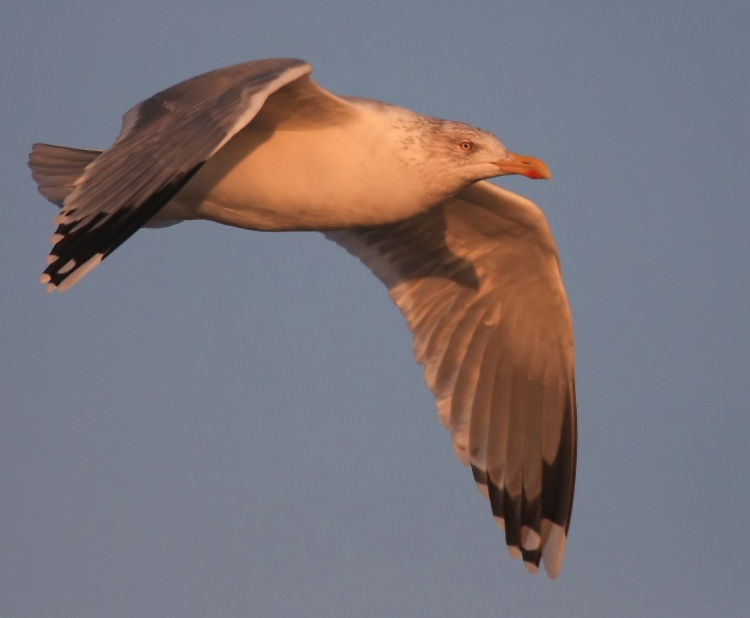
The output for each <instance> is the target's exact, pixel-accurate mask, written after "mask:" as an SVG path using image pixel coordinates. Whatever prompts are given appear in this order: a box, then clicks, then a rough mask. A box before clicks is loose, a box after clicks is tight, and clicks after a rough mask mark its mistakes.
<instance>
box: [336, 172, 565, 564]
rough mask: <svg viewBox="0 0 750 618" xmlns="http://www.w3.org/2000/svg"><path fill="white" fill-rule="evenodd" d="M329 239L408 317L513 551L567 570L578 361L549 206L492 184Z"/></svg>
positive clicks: (430, 379) (441, 403) (445, 417)
mask: <svg viewBox="0 0 750 618" xmlns="http://www.w3.org/2000/svg"><path fill="white" fill-rule="evenodd" d="M326 236H327V237H328V238H329V239H331V240H333V241H334V242H336V243H338V244H340V245H341V246H343V247H344V248H345V249H347V250H348V251H349V252H350V253H352V254H354V255H355V256H357V257H359V259H360V260H362V262H363V263H364V264H365V265H366V266H368V267H369V268H370V269H371V270H372V271H373V272H374V273H375V275H376V276H377V277H378V278H379V279H380V280H381V281H382V282H383V283H384V284H385V285H386V287H387V288H388V292H389V294H390V297H391V299H392V300H393V301H394V302H395V303H396V305H398V307H399V309H400V310H401V312H402V314H403V315H404V317H405V318H406V321H407V323H408V326H409V329H410V330H411V332H412V334H413V337H414V356H415V358H416V360H417V362H419V363H421V364H422V365H423V366H424V370H425V377H426V380H427V384H428V386H429V388H430V390H431V391H432V393H433V394H434V396H435V399H436V402H437V406H438V411H439V416H440V421H441V422H442V424H443V426H444V427H445V428H446V429H448V430H449V431H450V432H451V434H452V439H453V445H454V448H455V451H456V454H457V455H458V458H459V460H460V461H461V462H462V463H463V464H464V465H470V466H471V468H472V471H473V473H474V479H475V480H476V482H477V485H478V487H479V489H480V491H481V492H482V493H483V494H484V495H485V496H487V497H488V498H489V500H490V504H491V506H492V512H493V514H494V516H495V518H496V520H497V522H498V524H499V525H500V527H501V528H504V529H505V536H506V541H507V544H508V549H509V551H510V553H511V555H512V556H514V557H523V560H524V564H525V566H526V567H527V568H528V569H529V570H530V571H536V570H537V568H538V565H539V562H540V560H543V561H544V565H545V569H546V571H547V573H548V574H549V576H550V577H556V576H557V574H558V572H559V569H560V564H561V561H562V555H563V552H564V549H565V541H566V537H567V532H568V525H569V521H570V513H571V507H572V502H573V487H574V483H575V462H576V399H575V376H574V363H575V361H574V350H573V326H572V321H571V317H570V311H569V308H568V302H567V298H566V295H565V290H564V289H563V284H562V279H561V275H560V268H559V263H558V257H557V250H556V248H555V244H554V241H553V239H552V235H551V233H550V231H549V227H548V225H547V222H546V220H545V218H544V215H543V214H542V212H541V211H540V210H539V208H538V207H537V206H535V205H534V204H533V203H531V202H530V201H528V200H526V199H525V198H522V197H520V196H518V195H516V194H514V193H511V192H510V191H507V190H504V189H501V188H499V187H496V186H495V185H492V184H490V183H488V182H486V181H484V182H479V183H476V184H475V185H472V186H471V187H469V188H468V189H465V190H464V191H462V192H461V193H460V194H459V195H458V196H456V197H454V198H451V199H449V200H447V201H446V202H445V203H443V204H442V205H441V206H439V207H438V208H436V209H434V210H432V211H430V212H427V213H425V214H422V215H418V216H416V217H413V218H411V219H407V220H405V221H402V222H399V223H395V224H390V225H384V226H377V227H371V228H360V229H356V230H344V231H335V232H328V233H326Z"/></svg>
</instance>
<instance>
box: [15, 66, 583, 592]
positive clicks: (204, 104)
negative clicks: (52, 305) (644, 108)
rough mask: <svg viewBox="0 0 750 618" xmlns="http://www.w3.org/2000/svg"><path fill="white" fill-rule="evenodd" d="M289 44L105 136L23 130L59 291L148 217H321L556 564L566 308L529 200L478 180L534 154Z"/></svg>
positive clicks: (528, 546)
mask: <svg viewBox="0 0 750 618" xmlns="http://www.w3.org/2000/svg"><path fill="white" fill-rule="evenodd" d="M311 73H312V66H311V65H310V64H308V63H306V62H304V61H302V60H297V59H289V58H280V59H279V58H277V59H266V60H258V61H254V62H246V63H242V64H237V65H234V66H230V67H226V68H222V69H218V70H215V71H211V72H208V73H204V74H202V75H199V76H197V77H193V78H192V79H188V80H187V81H184V82H181V83H179V84H177V85H175V86H172V87H171V88H167V89H166V90H163V91H161V92H159V93H157V94H155V95H154V96H152V97H150V98H148V99H146V100H145V101H143V102H142V103H139V104H138V105H136V106H135V107H133V108H132V109H130V110H129V111H128V112H127V113H126V114H125V115H124V117H123V123H122V130H121V132H120V134H119V136H118V138H117V140H116V141H115V142H114V144H113V145H112V146H110V147H109V148H107V149H106V150H104V151H100V150H84V149H78V148H68V147H63V146H53V145H49V144H34V145H33V147H32V151H31V154H30V156H29V166H30V168H31V170H32V176H33V178H34V180H35V181H36V182H37V184H38V187H39V192H40V193H41V194H42V195H43V196H44V197H45V198H47V199H48V200H50V201H51V202H53V203H55V204H56V205H57V206H58V207H59V208H60V211H59V214H58V215H57V217H56V218H55V220H54V223H55V225H56V226H57V229H56V231H55V233H54V234H53V235H52V238H51V243H52V245H53V247H52V250H51V252H50V255H49V256H48V258H47V268H46V270H45V271H44V274H43V275H42V276H41V282H42V283H43V284H46V286H47V290H48V291H53V290H59V291H61V292H62V291H64V290H66V289H68V288H69V287H71V286H72V285H74V284H75V283H76V282H78V281H79V280H80V279H81V278H82V277H83V276H84V275H86V274H87V273H89V272H90V271H91V270H92V269H93V268H94V267H95V266H97V265H98V264H99V263H100V262H101V261H102V259H104V258H105V257H106V256H108V255H109V254H110V253H111V252H112V251H114V250H115V249H116V248H117V247H118V246H120V244H122V243H123V242H125V241H126V240H127V239H128V238H129V237H130V236H131V235H133V234H134V233H135V232H136V231H137V230H138V229H140V228H142V227H164V226H168V225H174V224H176V223H179V222H182V221H188V220H194V219H203V220H209V221H216V222H218V223H223V224H225V225H231V226H235V227H239V228H244V229H248V230H259V231H269V232H280V231H294V230H316V231H319V232H322V233H323V234H324V235H325V237H326V238H328V239H330V240H331V241H333V242H335V243H337V244H339V245H340V246H342V247H343V248H344V249H346V250H347V251H348V252H349V253H351V254H352V255H354V256H356V257H357V258H359V260H361V261H362V263H363V264H364V265H365V266H367V267H368V268H369V269H370V270H371V271H372V272H373V273H374V274H375V276H376V277H377V278H378V279H380V281H381V282H382V283H383V284H385V286H386V288H387V290H388V294H389V296H390V298H391V299H392V300H393V302H394V303H395V304H396V305H397V306H398V308H399V310H400V311H401V313H402V314H403V316H404V318H405V319H406V322H407V325H408V327H409V330H410V331H411V333H412V337H413V349H414V357H415V360H416V361H417V362H418V363H420V364H421V365H423V367H424V374H425V379H426V382H427V386H428V387H429V389H430V391H431V392H432V394H433V396H434V398H435V402H436V405H437V409H438V417H439V420H440V422H441V423H442V425H443V427H445V428H446V429H447V430H448V431H450V433H451V438H452V443H453V447H454V451H455V453H456V455H457V457H458V459H459V461H460V462H461V463H462V464H464V465H465V466H469V467H470V468H471V471H472V473H473V477H474V480H475V482H476V484H477V487H478V489H479V491H480V492H481V493H482V494H483V495H484V496H485V497H486V498H488V499H489V503H490V505H491V509H492V514H493V516H494V519H495V521H496V522H497V524H498V525H499V526H500V528H501V529H502V530H504V531H505V540H506V544H507V546H508V551H509V552H510V555H511V556H512V557H514V558H522V559H523V563H524V566H525V567H526V569H527V570H528V571H529V572H532V573H535V572H536V571H537V570H538V568H539V565H540V563H543V564H544V568H545V571H546V572H547V574H548V576H549V577H551V578H555V577H557V576H558V574H559V571H560V566H561V563H562V557H563V553H564V550H565V544H566V540H567V535H568V528H569V524H570V515H571V509H572V503H573V489H574V485H575V467H576V443H577V423H576V396H575V359H574V345H573V326H572V320H571V315H570V309H569V306H568V301H567V297H566V294H565V289H564V287H563V283H562V277H561V272H560V264H559V258H558V253H557V249H556V247H555V243H554V240H553V238H552V234H551V232H550V229H549V226H548V224H547V221H546V219H545V217H544V215H543V213H542V211H541V210H540V209H539V207H538V206H536V205H535V204H534V203H532V202H531V201H529V200H528V199H526V198H524V197H521V196H520V195H517V194H515V193H512V192H511V191H508V190H506V189H503V188H501V187H498V186H496V185H495V184H492V183H490V182H488V181H487V179H488V178H492V177H496V176H504V175H508V174H520V175H522V176H526V177H528V178H532V179H540V178H541V179H549V178H550V173H549V170H548V169H547V166H546V165H545V164H544V163H543V162H542V161H540V160H538V159H535V158H533V157H527V156H523V155H518V154H514V153H512V152H510V151H508V150H507V149H506V147H505V146H504V145H503V144H502V143H501V142H500V140H498V138H496V137H495V136H494V135H492V134H491V133H488V132H487V131H484V130H481V129H478V128H476V127H473V126H470V125H467V124H464V123H461V122H454V121H451V120H442V119H438V118H432V117H429V116H423V115H420V114H417V113H415V112H412V111H410V110H407V109H404V108H402V107H398V106H395V105H390V104H387V103H382V102H379V101H374V100H369V99H363V98H358V97H349V96H337V95H335V94H333V93H332V92H329V91H328V90H325V89H324V88H322V87H321V86H319V85H318V84H316V83H315V82H314V81H313V80H312V79H311V78H310V74H311Z"/></svg>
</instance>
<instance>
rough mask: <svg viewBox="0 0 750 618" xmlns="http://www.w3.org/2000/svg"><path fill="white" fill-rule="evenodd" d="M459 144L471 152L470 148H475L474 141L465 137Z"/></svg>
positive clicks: (462, 148)
mask: <svg viewBox="0 0 750 618" xmlns="http://www.w3.org/2000/svg"><path fill="white" fill-rule="evenodd" d="M458 146H459V148H461V150H463V151H464V152H469V150H473V149H474V142H470V141H469V140H467V139H465V140H463V141H462V142H461V143H460V144H459V145H458Z"/></svg>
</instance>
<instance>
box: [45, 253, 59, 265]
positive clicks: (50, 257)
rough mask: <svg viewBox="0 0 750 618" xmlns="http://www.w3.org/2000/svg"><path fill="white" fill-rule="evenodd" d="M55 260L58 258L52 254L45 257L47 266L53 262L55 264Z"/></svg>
mask: <svg viewBox="0 0 750 618" xmlns="http://www.w3.org/2000/svg"><path fill="white" fill-rule="evenodd" d="M57 260H58V257H57V256H56V255H55V254H54V253H50V254H49V255H48V256H47V264H48V265H49V264H54V263H55V262H57Z"/></svg>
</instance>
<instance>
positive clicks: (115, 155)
mask: <svg viewBox="0 0 750 618" xmlns="http://www.w3.org/2000/svg"><path fill="white" fill-rule="evenodd" d="M311 71H312V67H311V66H310V65H309V64H307V63H305V62H303V61H302V60H294V59H272V60H260V61H256V62H247V63H244V64H238V65H235V66H231V67H227V68H223V69H218V70H216V71H212V72H209V73H205V74H203V75H199V76H198V77H194V78H192V79H189V80H187V81H185V82H182V83H180V84H177V85H176V86H172V87H171V88H168V89H166V90H164V91H162V92H160V93H158V94H155V95H154V96H152V97H151V98H149V99H146V100H145V101H143V102H142V103H139V104H138V105H136V106H135V107H133V108H132V109H131V110H130V111H128V112H127V113H126V114H125V116H124V117H123V123H122V131H121V132H120V135H119V137H118V138H117V141H116V142H115V143H114V144H113V145H112V146H111V147H110V148H109V149H107V150H105V151H104V152H103V153H102V154H101V156H99V157H96V158H95V159H94V160H93V162H91V163H90V165H88V167H86V169H85V171H84V172H83V174H82V175H81V176H80V178H78V179H77V180H76V181H75V187H74V188H73V190H72V191H70V193H69V195H67V197H65V198H64V202H63V205H62V209H61V211H60V214H59V215H58V216H57V217H56V219H55V223H56V224H57V226H58V227H57V230H56V232H55V234H54V235H53V236H52V243H53V245H54V246H53V248H52V251H51V253H50V255H49V257H48V259H47V262H48V264H49V266H48V267H47V269H46V270H45V271H44V274H43V275H42V283H47V284H48V285H47V289H48V290H54V289H56V288H57V289H59V290H60V291H63V290H65V289H66V288H68V287H70V286H71V285H73V284H74V283H75V282H76V281H78V280H79V279H80V278H81V277H83V276H84V275H85V274H86V273H87V272H89V271H90V270H91V269H92V268H93V267H94V266H96V265H97V264H98V263H99V262H100V261H101V260H102V259H103V258H104V257H105V256H106V255H108V254H109V253H111V252H112V251H114V250H115V249H116V248H117V247H118V246H119V245H120V244H122V243H123V242H124V241H125V240H126V239H127V238H129V237H130V236H131V235H132V234H134V233H135V232H136V231H137V230H138V229H139V228H140V227H142V226H143V225H144V224H145V223H146V222H147V221H148V220H149V219H150V218H151V217H153V216H154V214H156V213H157V212H158V211H159V209H160V208H162V207H163V206H164V205H165V204H166V203H167V202H168V201H169V200H170V199H171V198H172V197H173V196H174V195H175V194H176V193H177V192H178V191H179V190H180V188H182V187H183V186H184V185H185V183H186V182H187V181H188V180H190V178H191V177H192V176H193V175H194V174H195V173H196V172H197V171H198V169H199V168H200V167H201V166H202V165H203V163H204V162H205V161H206V159H208V158H209V157H211V156H212V155H213V154H214V153H215V152H216V151H217V150H218V149H219V148H221V147H222V146H223V145H224V144H226V143H227V142H228V141H229V140H230V139H231V138H232V137H233V136H234V135H235V134H236V133H237V132H238V131H239V130H240V129H242V128H243V127H244V126H245V125H247V124H248V123H249V122H250V121H251V120H252V119H253V118H254V117H255V115H256V114H257V113H258V112H259V110H260V109H261V107H262V106H263V104H264V102H265V101H266V99H267V98H268V97H269V95H271V94H272V93H274V92H276V91H277V90H279V89H280V88H283V87H284V86H286V85H287V84H290V83H291V82H293V81H295V80H298V79H299V78H301V77H303V76H305V75H308V74H309V73H310V72H311ZM321 91H322V89H321ZM32 157H33V151H32ZM30 164H32V168H33V162H32V161H30ZM43 194H45V193H44V192H43ZM45 196H47V195H46V194H45ZM60 196H62V192H58V193H55V194H54V195H53V194H50V195H49V196H48V197H51V198H53V199H54V198H58V197H60Z"/></svg>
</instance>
